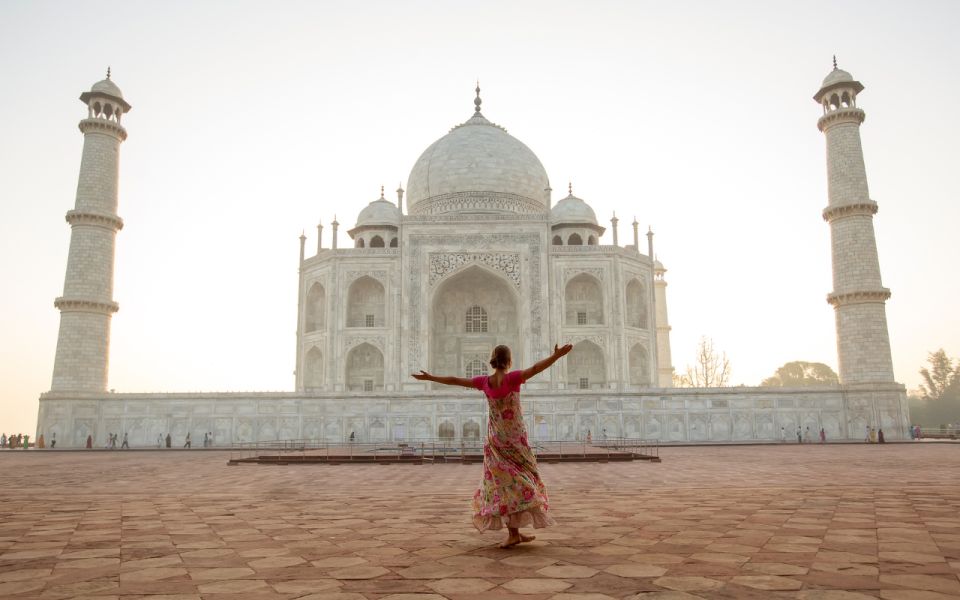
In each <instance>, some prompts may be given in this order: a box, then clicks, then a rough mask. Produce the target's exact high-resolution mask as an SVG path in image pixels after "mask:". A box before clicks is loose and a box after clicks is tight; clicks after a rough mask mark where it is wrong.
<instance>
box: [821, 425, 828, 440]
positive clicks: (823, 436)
mask: <svg viewBox="0 0 960 600" xmlns="http://www.w3.org/2000/svg"><path fill="white" fill-rule="evenodd" d="M826 441H827V432H826V431H824V430H823V427H821V428H820V443H821V444H823V443H825V442H826Z"/></svg>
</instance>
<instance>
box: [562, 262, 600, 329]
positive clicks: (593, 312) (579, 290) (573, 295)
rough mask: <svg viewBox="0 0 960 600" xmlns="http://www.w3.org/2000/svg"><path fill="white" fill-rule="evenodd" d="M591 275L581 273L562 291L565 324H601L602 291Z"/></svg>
mask: <svg viewBox="0 0 960 600" xmlns="http://www.w3.org/2000/svg"><path fill="white" fill-rule="evenodd" d="M601 289H602V288H601V287H600V282H599V281H597V279H596V278H595V277H593V276H592V275H587V274H586V273H581V274H579V275H577V276H576V277H574V278H573V279H571V280H570V281H568V282H567V286H566V289H565V291H564V304H565V309H566V310H565V313H564V314H565V318H564V324H565V325H603V292H601V291H600V290H601Z"/></svg>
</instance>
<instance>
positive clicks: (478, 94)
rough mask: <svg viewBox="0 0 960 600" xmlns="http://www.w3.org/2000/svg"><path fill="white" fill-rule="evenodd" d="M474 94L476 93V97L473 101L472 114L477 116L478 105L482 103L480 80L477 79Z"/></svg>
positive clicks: (478, 111) (478, 112)
mask: <svg viewBox="0 0 960 600" xmlns="http://www.w3.org/2000/svg"><path fill="white" fill-rule="evenodd" d="M476 92H477V97H476V98H474V99H473V112H474V113H476V114H478V115H479V114H480V104H481V103H482V102H483V100H481V99H480V80H479V79H478V80H477V89H476Z"/></svg>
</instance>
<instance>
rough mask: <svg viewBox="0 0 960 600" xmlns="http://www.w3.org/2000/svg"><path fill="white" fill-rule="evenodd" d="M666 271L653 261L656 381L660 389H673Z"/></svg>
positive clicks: (657, 262) (661, 265)
mask: <svg viewBox="0 0 960 600" xmlns="http://www.w3.org/2000/svg"><path fill="white" fill-rule="evenodd" d="M666 272H667V269H666V268H664V266H663V263H661V262H660V261H659V260H656V259H654V261H653V292H654V297H655V298H656V301H655V302H654V310H655V312H656V318H655V319H654V323H656V325H657V371H658V373H657V379H658V381H659V384H660V387H664V388H668V387H673V364H672V362H673V359H672V357H671V350H670V321H669V319H668V318H667V280H666V279H664V277H663V276H664V274H665V273H666Z"/></svg>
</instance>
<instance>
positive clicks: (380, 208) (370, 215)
mask: <svg viewBox="0 0 960 600" xmlns="http://www.w3.org/2000/svg"><path fill="white" fill-rule="evenodd" d="M356 226H357V227H379V226H389V227H399V226H400V209H399V208H397V205H396V204H394V203H392V202H390V201H388V200H386V199H384V197H383V196H381V197H379V198H377V199H376V200H374V201H373V202H371V203H370V204H368V205H367V206H366V207H365V208H364V209H363V210H361V211H360V214H359V215H358V216H357V225H356Z"/></svg>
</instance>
